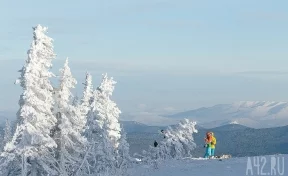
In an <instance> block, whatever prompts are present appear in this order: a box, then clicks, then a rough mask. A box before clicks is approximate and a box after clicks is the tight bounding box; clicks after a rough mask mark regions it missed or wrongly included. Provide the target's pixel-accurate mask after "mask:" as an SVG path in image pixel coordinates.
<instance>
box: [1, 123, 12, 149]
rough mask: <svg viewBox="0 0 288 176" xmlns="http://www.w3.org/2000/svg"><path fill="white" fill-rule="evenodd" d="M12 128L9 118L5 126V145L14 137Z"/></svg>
mask: <svg viewBox="0 0 288 176" xmlns="http://www.w3.org/2000/svg"><path fill="white" fill-rule="evenodd" d="M11 132H12V129H11V124H10V121H9V120H8V119H7V120H6V124H5V128H4V137H3V146H5V145H6V144H7V143H8V142H9V141H10V140H11V139H12V134H11Z"/></svg>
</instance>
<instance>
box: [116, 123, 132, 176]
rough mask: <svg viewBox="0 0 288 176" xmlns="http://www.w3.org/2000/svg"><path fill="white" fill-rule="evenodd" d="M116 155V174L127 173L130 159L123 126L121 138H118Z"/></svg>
mask: <svg viewBox="0 0 288 176" xmlns="http://www.w3.org/2000/svg"><path fill="white" fill-rule="evenodd" d="M116 156H117V158H116V167H117V169H118V175H127V174H126V171H127V169H128V167H129V166H130V164H131V161H132V160H131V158H130V155H129V144H128V142H127V137H126V132H125V131H124V129H123V128H122V129H121V138H120V140H119V146H118V150H117V154H116Z"/></svg>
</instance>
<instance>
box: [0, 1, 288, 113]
mask: <svg viewBox="0 0 288 176" xmlns="http://www.w3.org/2000/svg"><path fill="white" fill-rule="evenodd" d="M0 4H1V5H0V23H1V27H0V80H1V81H0V88H1V96H0V110H15V109H18V104H17V101H18V99H19V95H20V93H21V89H20V88H19V86H17V85H13V82H14V80H15V79H16V78H17V76H18V75H19V73H17V70H19V69H20V68H21V66H22V65H23V63H24V60H25V59H26V57H27V56H26V51H27V49H28V48H29V45H30V43H31V39H32V28H31V27H32V26H35V25H36V24H42V25H45V26H48V27H49V36H50V37H52V38H54V40H55V43H54V44H55V51H56V53H57V55H58V57H57V60H55V62H54V66H55V67H54V68H53V69H54V70H55V71H57V70H58V69H59V67H61V65H62V64H63V63H64V59H65V57H67V56H68V57H69V58H70V63H71V67H72V69H73V70H72V72H73V73H74V75H75V77H76V78H77V79H78V81H79V83H82V82H83V79H84V76H85V71H86V70H87V71H90V72H91V73H92V75H93V76H94V84H95V86H96V85H98V84H99V80H100V77H101V73H103V72H108V74H109V75H111V76H113V77H114V78H115V80H116V81H118V84H117V86H116V90H115V94H114V99H115V100H116V101H117V103H118V105H119V106H120V108H121V109H122V110H123V111H124V112H132V111H147V112H148V111H157V112H161V113H166V112H168V111H174V110H175V111H181V110H187V109H193V108H197V107H201V106H209V105H213V104H218V103H230V102H234V101H240V100H275V101H287V100H288V93H287V92H288V91H287V90H288V34H287V31H288V10H287V7H288V1H287V0H277V1H271V0H241V1H240V0H239V1H232V0H217V1H215V0H202V1H199V0H198V1H194V0H177V1H175V0H174V1H172V0H145V1H143V0H137V1H135V0H109V1H98V0H89V1H88V0H87V1H76V0H69V1H68V0H61V1H59V0H50V1H31V0H27V1H17V2H16V1H6V0H0ZM81 89H82V85H81V84H79V85H78V87H77V90H76V92H78V93H77V94H80V93H81Z"/></svg>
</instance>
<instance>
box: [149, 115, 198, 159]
mask: <svg viewBox="0 0 288 176" xmlns="http://www.w3.org/2000/svg"><path fill="white" fill-rule="evenodd" d="M195 125H196V122H193V121H189V120H188V119H184V120H183V121H181V122H180V123H179V124H178V125H176V126H175V127H173V128H172V127H168V129H167V130H166V132H165V138H164V140H162V141H161V142H159V145H158V146H157V147H150V149H149V151H148V152H146V151H144V155H146V158H145V159H144V160H146V161H148V162H151V161H157V160H165V159H172V158H175V159H178V158H183V157H190V156H191V153H192V151H193V150H194V149H195V148H196V144H195V142H194V138H193V133H197V132H198V131H197V130H196V128H195Z"/></svg>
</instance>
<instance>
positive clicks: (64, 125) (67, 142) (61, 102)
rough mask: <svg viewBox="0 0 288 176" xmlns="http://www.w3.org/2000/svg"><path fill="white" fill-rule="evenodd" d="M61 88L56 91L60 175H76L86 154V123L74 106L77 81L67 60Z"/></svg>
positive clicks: (61, 71) (55, 136) (61, 72)
mask: <svg viewBox="0 0 288 176" xmlns="http://www.w3.org/2000/svg"><path fill="white" fill-rule="evenodd" d="M59 81H60V86H59V88H58V89H55V107H54V112H55V113H56V114H57V125H56V126H55V130H54V139H55V141H56V143H57V149H56V160H57V166H58V171H59V175H61V176H68V175H75V173H76V171H77V170H78V167H79V165H80V163H81V162H82V160H83V159H82V154H83V152H84V148H85V143H86V138H85V137H84V136H83V135H82V133H83V130H84V129H83V127H84V126H85V121H83V120H82V119H81V113H80V111H79V109H78V108H76V107H75V106H73V105H72V102H71V101H70V100H71V97H72V93H71V89H72V88H74V87H75V85H76V84H77V81H76V79H75V78H73V76H72V73H71V71H70V68H69V66H68V59H66V61H65V64H64V67H63V68H62V69H60V76H59Z"/></svg>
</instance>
